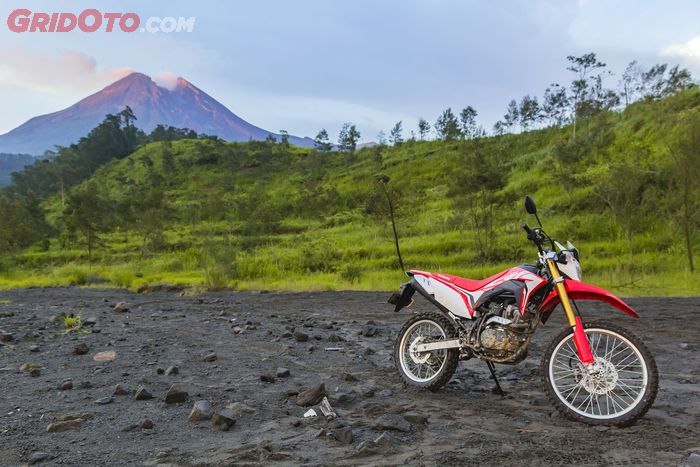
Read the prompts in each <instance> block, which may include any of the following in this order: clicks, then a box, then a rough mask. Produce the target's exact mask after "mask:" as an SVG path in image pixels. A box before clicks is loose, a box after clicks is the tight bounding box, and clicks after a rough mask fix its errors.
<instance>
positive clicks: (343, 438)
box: [333, 426, 354, 444]
mask: <svg viewBox="0 0 700 467" xmlns="http://www.w3.org/2000/svg"><path fill="white" fill-rule="evenodd" d="M333 437H334V438H335V439H336V440H337V441H340V442H341V443H343V444H352V442H353V441H354V437H353V434H352V427H349V426H346V427H344V428H337V429H335V430H333Z"/></svg>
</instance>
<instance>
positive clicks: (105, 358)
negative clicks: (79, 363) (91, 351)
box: [92, 350, 117, 362]
mask: <svg viewBox="0 0 700 467" xmlns="http://www.w3.org/2000/svg"><path fill="white" fill-rule="evenodd" d="M115 358H117V352H115V351H114V350H107V351H104V352H97V353H96V354H95V355H94V356H93V357H92V359H93V360H94V361H96V362H112V361H114V359H115Z"/></svg>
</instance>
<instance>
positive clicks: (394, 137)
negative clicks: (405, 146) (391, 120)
mask: <svg viewBox="0 0 700 467" xmlns="http://www.w3.org/2000/svg"><path fill="white" fill-rule="evenodd" d="M402 132H403V125H402V122H401V121H398V122H396V125H394V128H392V129H391V132H390V133H389V142H391V144H393V145H394V146H398V145H400V144H401V143H403V137H402V136H401V133H402Z"/></svg>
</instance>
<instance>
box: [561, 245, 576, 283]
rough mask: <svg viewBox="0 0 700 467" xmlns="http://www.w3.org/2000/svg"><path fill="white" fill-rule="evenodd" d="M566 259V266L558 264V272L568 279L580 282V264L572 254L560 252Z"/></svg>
mask: <svg viewBox="0 0 700 467" xmlns="http://www.w3.org/2000/svg"><path fill="white" fill-rule="evenodd" d="M561 254H562V255H564V257H565V258H566V264H561V263H560V264H559V271H561V272H562V274H564V275H566V277H568V278H569V279H573V280H575V281H580V280H581V263H579V262H578V260H577V259H576V257H575V256H574V253H573V252H571V251H562V253H561Z"/></svg>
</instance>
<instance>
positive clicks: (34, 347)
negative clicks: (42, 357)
mask: <svg viewBox="0 0 700 467" xmlns="http://www.w3.org/2000/svg"><path fill="white" fill-rule="evenodd" d="M29 351H30V352H34V353H36V352H40V351H41V348H40V347H39V346H38V345H30V346H29Z"/></svg>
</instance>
